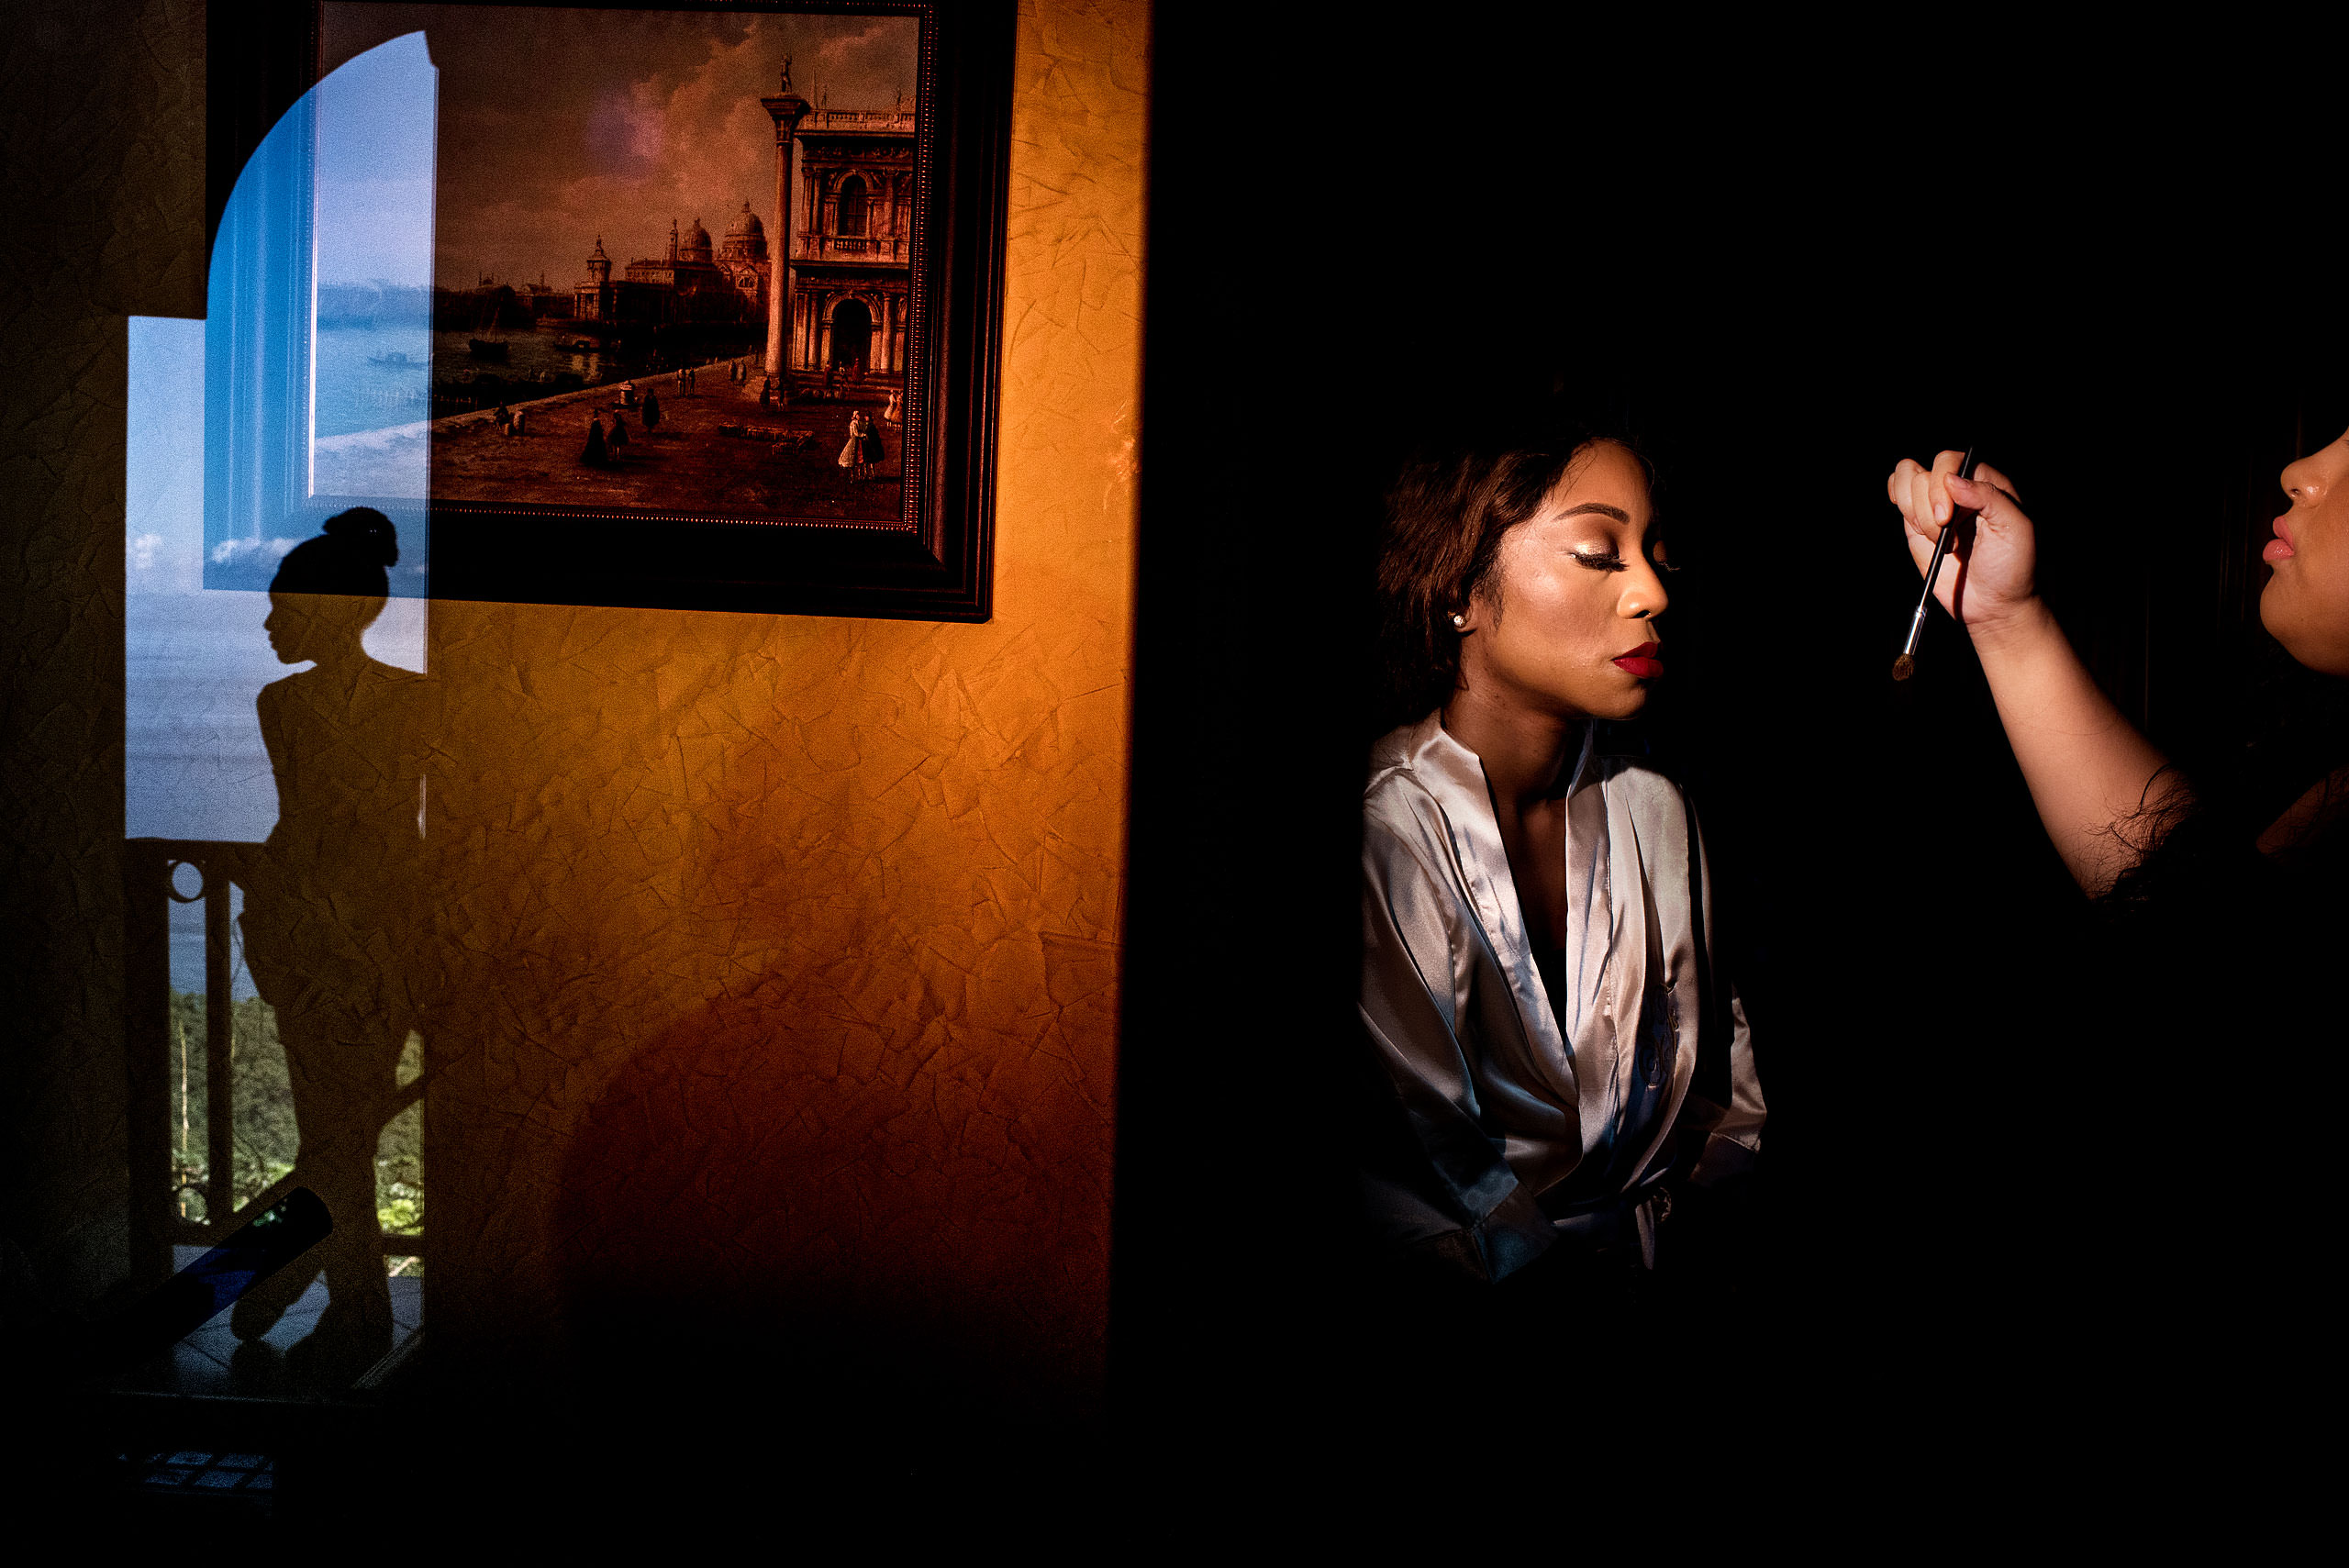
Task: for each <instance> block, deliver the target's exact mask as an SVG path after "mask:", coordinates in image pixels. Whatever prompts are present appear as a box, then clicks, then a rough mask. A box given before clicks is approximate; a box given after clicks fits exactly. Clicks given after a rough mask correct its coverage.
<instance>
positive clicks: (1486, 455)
mask: <svg viewBox="0 0 2349 1568" xmlns="http://www.w3.org/2000/svg"><path fill="white" fill-rule="evenodd" d="M1601 441H1607V442H1612V443H1614V444H1615V445H1618V446H1620V447H1622V448H1623V449H1624V450H1627V451H1629V452H1631V455H1632V456H1634V457H1636V458H1639V460H1640V463H1641V466H1642V468H1647V467H1648V466H1649V464H1648V462H1647V459H1646V457H1645V456H1644V455H1643V454H1642V452H1641V451H1640V449H1639V447H1638V445H1637V443H1635V442H1634V441H1632V440H1631V438H1630V437H1629V436H1628V435H1626V434H1622V433H1619V432H1617V431H1615V430H1612V429H1607V428H1598V427H1596V426H1593V425H1590V424H1586V423H1584V422H1581V421H1578V420H1572V419H1566V418H1562V417H1542V416H1538V415H1537V416H1534V417H1528V418H1525V419H1521V420H1518V421H1513V422H1508V423H1497V424H1496V425H1495V427H1494V428H1491V429H1490V430H1489V431H1487V432H1486V433H1485V434H1483V435H1480V436H1469V437H1461V438H1453V439H1446V440H1443V441H1441V442H1436V443H1431V444H1430V445H1427V446H1424V447H1422V448H1421V449H1419V450H1418V451H1416V452H1415V453H1413V455H1412V457H1411V459H1410V461H1409V462H1408V463H1406V464H1405V466H1404V468H1403V472H1402V473H1401V474H1400V475H1399V476H1398V477H1397V479H1396V481H1395V484H1394V485H1393V486H1392V487H1391V488H1390V489H1389V490H1388V491H1387V493H1386V528H1385V529H1384V531H1383V533H1382V535H1381V537H1380V541H1379V550H1378V576H1377V590H1378V655H1379V658H1378V662H1379V673H1380V676H1381V690H1380V692H1379V694H1378V695H1379V714H1380V718H1381V721H1382V723H1381V728H1393V727H1394V726H1396V725H1398V724H1409V723H1413V722H1416V721H1417V720H1419V719H1421V718H1424V717H1427V716H1428V714H1429V713H1431V712H1432V711H1433V710H1434V709H1436V708H1439V707H1442V706H1443V705H1444V704H1445V703H1446V702H1448V701H1449V700H1451V697H1452V694H1453V691H1454V690H1455V689H1457V688H1458V686H1459V684H1460V633H1459V632H1458V631H1456V630H1454V629H1453V625H1452V617H1453V613H1454V612H1455V611H1459V610H1464V609H1466V608H1467V607H1468V601H1469V600H1470V599H1471V598H1473V597H1475V595H1476V594H1477V593H1478V592H1479V591H1480V590H1483V589H1487V588H1490V587H1492V586H1493V585H1494V584H1493V578H1494V572H1495V570H1496V566H1497V562H1498V561H1499V558H1500V546H1501V539H1502V537H1503V536H1504V535H1506V534H1507V533H1508V530H1509V529H1511V528H1515V527H1516V526H1517V525H1518V524H1520V523H1521V522H1524V521H1525V520H1526V519H1527V518H1529V517H1532V516H1533V514H1534V513H1535V512H1536V511H1538V510H1539V509H1540V508H1541V506H1542V501H1543V499H1544V498H1546V497H1547V496H1548V495H1549V494H1550V492H1552V491H1553V490H1555V489H1556V488H1557V487H1558V484H1559V482H1560V481H1561V480H1563V479H1564V477H1565V474H1566V470H1567V469H1568V468H1569V467H1571V466H1572V465H1573V463H1574V461H1575V457H1576V456H1577V455H1579V454H1580V453H1581V452H1583V451H1584V450H1586V449H1588V448H1589V447H1591V446H1593V445H1596V444H1598V443H1599V442H1601ZM1650 478H1651V481H1653V472H1652V471H1651V474H1650Z"/></svg>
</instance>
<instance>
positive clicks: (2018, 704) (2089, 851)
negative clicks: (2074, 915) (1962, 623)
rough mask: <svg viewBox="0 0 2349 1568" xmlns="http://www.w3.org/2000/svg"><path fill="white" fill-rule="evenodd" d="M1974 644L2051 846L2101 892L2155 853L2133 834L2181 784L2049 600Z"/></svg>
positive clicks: (1984, 632) (2091, 889) (1983, 630)
mask: <svg viewBox="0 0 2349 1568" xmlns="http://www.w3.org/2000/svg"><path fill="white" fill-rule="evenodd" d="M1973 635H1974V647H1975V651H1976V653H1977V654H1979V655H1980V657H1981V661H1982V671H1983V673H1984V674H1985V675H1987V677H1988V678H1989V682H1990V695H1991V696H1992V697H1993V699H1994V700H1996V702H1997V703H1998V719H1999V722H2000V723H2002V724H2003V725H2005V726H2006V730H2007V742H2008V744H2009V746H2011V747H2012V748H2013V749H2014V754H2015V761H2016V762H2018V763H2020V764H2021V767H2022V775H2023V780H2024V782H2025V783H2026V784H2029V785H2030V787H2031V798H2032V804H2033V805H2034V806H2037V807H2038V808H2039V819H2040V821H2041V822H2042V823H2043V825H2044V826H2045V827H2046V829H2047V836H2048V838H2049V839H2051V840H2054V845H2055V851H2056V853H2058V854H2059V855H2061V856H2062V857H2063V859H2064V864H2065V869H2067V870H2069V871H2070V872H2071V873H2072V879H2073V880H2074V881H2076V882H2077V883H2078V884H2080V886H2081V887H2082V888H2083V889H2085V890H2086V891H2087V893H2088V894H2090V895H2096V894H2099V893H2103V892H2104V891H2106V890H2107V889H2109V888H2110V887H2111V885H2112V884H2113V883H2114V882H2115V881H2116V880H2117V879H2118V878H2119V877H2120V876H2121V873H2123V872H2125V871H2127V870H2128V869H2129V868H2130V867H2131V866H2132V865H2134V864H2135V863H2136V862H2137V861H2138V860H2139V859H2140V858H2141V857H2142V856H2143V853H2144V851H2146V850H2147V849H2148V848H2150V847H2151V846H2150V844H2149V843H2148V841H2147V840H2146V838H2145V836H2144V835H2142V834H2138V833H2134V832H2132V831H2130V829H2129V828H2128V827H2127V826H2126V825H2127V824H2128V823H2129V822H2130V821H2131V820H2132V818H2135V817H2138V816H2139V814H2140V813H2143V812H2144V811H2145V810H2146V809H2147V808H2148V807H2156V806H2163V805H2166V804H2171V803H2173V802H2175V801H2176V799H2178V798H2179V797H2180V796H2182V795H2183V794H2184V784H2183V783H2182V782H2181V781H2180V780H2178V779H2177V778H2176V775H2175V774H2172V773H2164V772H2163V770H2164V769H2165V767H2166V766H2167V765H2168V759H2167V758H2165V757H2164V756H2163V755H2162V754H2161V752H2160V751H2157V750H2156V749H2155V748H2154V745H2153V743H2152V742H2151V741H2149V740H2146V739H2145V738H2144V737H2143V735H2140V734H2139V733H2138V732H2137V729H2136V728H2135V726H2133V725H2132V724H2131V723H2130V722H2129V721H2128V720H2127V719H2126V718H2124V717H2121V710H2120V709H2119V708H2117V707H2115V706H2112V700H2111V699H2110V697H2108V696H2106V695H2104V693H2103V692H2102V691H2101V690H2100V689H2099V687H2098V686H2097V684H2096V682H2095V680H2094V679H2093V678H2092V677H2091V676H2090V675H2089V674H2088V672H2087V666H2086V665H2084V664H2082V663H2081V662H2080V657H2079V655H2078V654H2077V653H2076V652H2074V651H2072V645H2071V643H2070V642H2069V641H2068V640H2067V639H2065V636H2064V631H2063V628H2061V627H2059V626H2057V625H2056V624H2055V617H2054V616H2053V615H2052V614H2050V613H2049V611H2048V609H2047V607H2046V606H2045V605H2044V604H2043V602H2042V601H2040V600H2038V599H2036V598H2033V599H2032V600H2030V601H2029V603H2028V604H2027V605H2026V606H2024V607H2023V608H2022V609H2021V610H2020V611H2018V612H2017V614H2016V615H2015V616H2014V617H2011V618H2010V619H2009V620H2006V621H2003V622H2001V623H1998V624H1997V625H1995V626H1991V625H1985V626H1979V627H1976V628H1973ZM2156 775H2159V776H2158V777H2156ZM2116 825H2121V831H2119V832H2116V831H2115V827H2116Z"/></svg>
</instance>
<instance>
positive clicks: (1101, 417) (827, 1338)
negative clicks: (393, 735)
mask: <svg viewBox="0 0 2349 1568" xmlns="http://www.w3.org/2000/svg"><path fill="white" fill-rule="evenodd" d="M1147 39H1148V11H1147V7H1146V6H1145V5H1143V4H1141V3H1140V0H1104V3H1086V0H1030V3H1029V4H1024V5H1023V6H1021V9H1020V17H1019V47H1018V62H1017V72H1018V82H1017V89H1016V97H1015V102H1014V111H1013V134H1012V152H1011V211H1010V224H1009V234H1008V268H1007V272H1008V291H1007V297H1006V301H1005V307H1004V323H1005V333H1004V340H1005V345H1006V346H1005V350H1004V361H1003V380H1002V387H1003V392H1002V426H1001V435H1000V442H999V446H998V453H999V457H998V468H999V474H1000V480H999V485H998V491H997V495H996V599H995V604H996V609H995V617H994V619H993V620H992V621H991V622H989V623H988V624H986V625H984V626H944V625H930V624H921V623H914V622H898V621H877V620H846V619H823V618H812V617H760V616H741V615H696V614H676V613H668V612H654V611H633V610H615V609H570V608H559V607H532V606H502V605H464V604H440V605H436V606H433V610H432V628H431V662H432V668H433V673H435V675H436V676H438V677H439V678H440V681H441V682H442V683H444V690H445V691H446V692H447V693H448V694H449V696H450V701H451V715H452V717H451V724H450V726H449V729H448V733H449V736H450V740H449V745H448V754H447V755H446V757H445V758H443V759H442V762H441V766H440V773H439V776H440V783H439V784H437V785H436V788H437V789H438V792H439V793H438V794H437V795H436V797H435V801H436V804H435V806H434V807H433V812H434V817H433V827H434V836H435V840H436V842H437V844H438V845H439V846H440V851H442V857H443V858H442V859H441V861H440V865H441V873H440V875H441V895H442V901H443V905H444V907H445V909H446V913H447V918H448V929H449V931H450V933H451V937H452V938H453V939H454V946H453V951H454V952H455V954H456V960H455V962H456V969H455V975H454V980H455V984H454V987H453V989H452V993H451V995H452V997H453V1004H452V1006H451V1009H450V1011H449V1013H448V1015H447V1017H446V1018H444V1019H443V1021H442V1022H441V1024H440V1028H439V1029H437V1030H436V1033H437V1035H438V1037H439V1038H438V1039H436V1040H434V1041H433V1042H432V1045H433V1051H434V1055H435V1058H436V1061H437V1062H438V1063H439V1067H438V1071H439V1073H440V1076H439V1078H438V1079H437V1080H436V1085H435V1088H434V1091H433V1095H432V1097H431V1099H430V1101H429V1106H428V1116H427V1137H428V1139H429V1144H428V1155H427V1159H428V1165H427V1182H428V1187H429V1192H430V1195H431V1196H430V1200H429V1201H430V1209H429V1216H428V1229H429V1232H430V1235H431V1238H432V1242H431V1244H432V1246H433V1249H434V1251H432V1253H431V1256H430V1259H429V1262H428V1265H427V1267H428V1271H429V1272H428V1276H427V1279H428V1284H427V1289H428V1298H429V1303H430V1306H429V1311H430V1313H431V1317H432V1325H433V1327H432V1334H433V1340H434V1353H435V1355H436V1357H445V1358H447V1364H448V1365H449V1366H450V1367H451V1369H462V1368H467V1367H472V1368H474V1369H489V1368H495V1369H499V1370H501V1371H508V1372H511V1371H517V1370H519V1371H523V1372H525V1373H529V1372H530V1371H532V1370H535V1371H536V1372H538V1373H547V1374H555V1375H561V1374H562V1365H561V1362H562V1358H563V1357H565V1356H566V1355H568V1356H579V1355H600V1354H604V1353H606V1352H607V1350H608V1346H607V1345H605V1341H603V1340H598V1339H597V1338H596V1334H597V1332H598V1325H600V1324H607V1323H625V1322H630V1321H638V1322H641V1321H647V1320H649V1319H646V1318H642V1317H640V1316H639V1317H631V1316H630V1315H631V1314H643V1313H651V1314H653V1315H655V1316H656V1317H660V1316H662V1315H665V1319H666V1320H671V1321H677V1320H681V1318H680V1315H684V1316H685V1318H693V1319H694V1320H696V1321H701V1320H705V1319H706V1320H708V1321H715V1322H721V1323H725V1324H730V1325H732V1326H733V1329H732V1331H735V1332H744V1331H747V1332H752V1333H757V1334H761V1335H768V1334H771V1335H773V1336H774V1342H776V1343H778V1344H780V1345H783V1346H785V1347H789V1346H792V1345H803V1346H804V1345H808V1344H814V1343H818V1342H820V1343H823V1344H827V1345H830V1346H833V1347H835V1348H836V1349H837V1348H841V1347H845V1349H844V1350H843V1351H842V1353H843V1354H845V1355H848V1356H849V1357H850V1359H851V1360H853V1359H854V1357H855V1356H856V1355H857V1354H860V1353H862V1354H868V1355H874V1356H880V1357H882V1358H883V1359H885V1360H887V1361H890V1362H893V1363H896V1364H898V1365H899V1366H900V1367H911V1368H912V1370H911V1371H910V1372H908V1373H906V1375H908V1376H913V1377H916V1378H918V1379H922V1380H925V1381H927V1382H930V1383H934V1384H938V1385H952V1387H953V1388H954V1389H957V1390H960V1391H962V1392H963V1393H964V1394H968V1395H973V1396H979V1397H982V1398H984V1399H985V1401H986V1402H987V1403H989V1404H990V1405H994V1406H1000V1405H1002V1404H1005V1403H1006V1402H1008V1403H1009V1404H1010V1405H1013V1406H1017V1407H1025V1408H1029V1409H1032V1410H1034V1411H1036V1412H1037V1413H1039V1414H1052V1413H1058V1414H1062V1415H1078V1416H1081V1415H1083V1414H1084V1413H1085V1411H1087V1410H1089V1409H1092V1408H1094V1407H1096V1406H1097V1400H1098V1396H1099V1385H1100V1379H1101V1369H1102V1360H1103V1345H1104V1333H1105V1325H1106V1318H1107V1310H1108V1307H1107V1300H1108V1230H1109V1199H1110V1191H1109V1185H1110V1180H1109V1179H1110V1128H1111V1098H1112V1089H1113V1084H1114V1079H1115V1047H1116V1033H1115V1029H1116V1018H1117V1006H1116V1004H1117V984H1118V969H1119V964H1118V949H1117V946H1116V943H1117V940H1118V933H1119V923H1120V918H1121V910H1120V899H1121V897H1122V893H1123V861H1124V848H1125V799H1126V758H1127V713H1128V700H1127V675H1128V667H1129V656H1130V644H1131V637H1130V617H1131V592H1130V587H1131V579H1132V564H1133V534H1134V501H1133V466H1132V453H1133V450H1134V433H1135V432H1134V414H1135V406H1136V397H1137V388H1138V373H1139V350H1140V332H1141V320H1140V314H1141V215H1142V152H1143V129H1144V119H1145V107H1146V86H1147ZM598 1346H605V1349H601V1350H599V1349H597V1347H598ZM859 1346H862V1347H863V1351H859V1350H858V1347H859ZM573 1370H574V1371H584V1372H588V1373H590V1375H591V1376H592V1375H593V1369H591V1368H585V1367H580V1368H574V1369H573Z"/></svg>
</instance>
